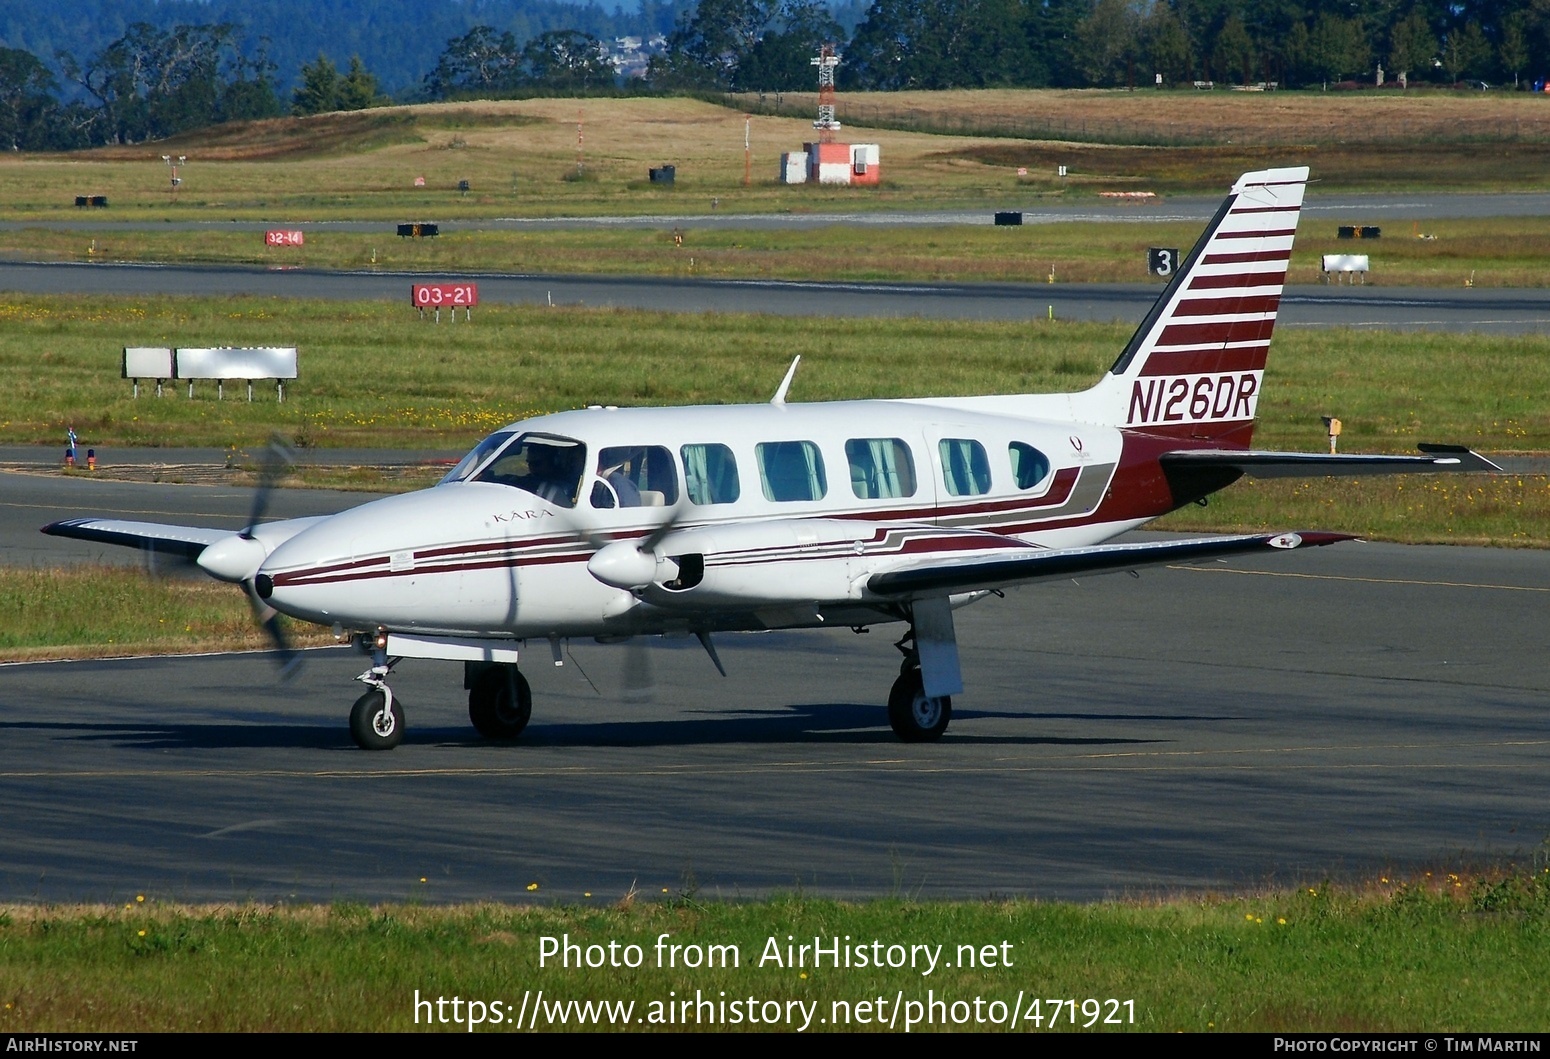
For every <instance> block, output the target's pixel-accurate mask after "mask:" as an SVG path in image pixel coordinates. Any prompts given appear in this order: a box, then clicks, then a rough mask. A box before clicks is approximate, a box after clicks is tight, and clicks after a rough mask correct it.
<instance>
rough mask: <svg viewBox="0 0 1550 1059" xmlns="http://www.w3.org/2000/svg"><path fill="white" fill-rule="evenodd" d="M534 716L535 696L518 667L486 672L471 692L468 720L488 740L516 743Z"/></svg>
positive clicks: (496, 668)
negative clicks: (506, 740)
mask: <svg viewBox="0 0 1550 1059" xmlns="http://www.w3.org/2000/svg"><path fill="white" fill-rule="evenodd" d="M532 716H533V692H532V689H531V688H529V687H528V684H527V678H526V677H524V676H523V675H522V672H521V671H520V670H519V669H517V667H516V666H496V667H494V668H492V669H488V670H486V671H485V672H484V673H483V674H482V675H481V676H480V677H479V679H478V680H477V681H475V682H474V686H473V688H472V689H470V691H469V692H468V719H469V720H470V721H472V722H473V725H474V729H475V731H477V732H478V733H479V734H480V735H482V736H484V737H485V738H486V739H515V738H516V737H517V736H519V735H521V734H522V730H523V729H524V728H526V727H527V722H528V720H529V719H530V718H531V717H532Z"/></svg>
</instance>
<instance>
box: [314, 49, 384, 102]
mask: <svg viewBox="0 0 1550 1059" xmlns="http://www.w3.org/2000/svg"><path fill="white" fill-rule="evenodd" d="M386 102H387V100H386V99H385V98H384V97H383V96H382V94H381V93H380V92H379V91H377V79H376V77H375V76H374V75H373V74H372V73H371V71H370V70H367V69H366V64H365V63H363V62H361V57H360V56H359V55H354V56H351V57H350V70H349V72H348V73H346V74H345V75H344V76H343V77H340V76H339V69H338V68H337V67H336V66H334V64H333V62H332V61H331V60H330V59H329V58H328V56H326V55H322V54H319V55H318V57H317V59H315V60H314V61H312V62H310V63H307V64H306V65H304V66H303V67H302V68H301V84H300V85H298V86H297V88H296V91H295V92H293V93H291V113H292V114H297V115H306V114H324V113H327V112H329V111H332V110H365V109H366V108H368V107H379V106H382V105H383V104H384V103H386Z"/></svg>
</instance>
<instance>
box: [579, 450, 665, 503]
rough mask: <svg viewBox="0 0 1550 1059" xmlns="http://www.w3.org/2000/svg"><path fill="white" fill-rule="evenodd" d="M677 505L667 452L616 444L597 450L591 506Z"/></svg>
mask: <svg viewBox="0 0 1550 1059" xmlns="http://www.w3.org/2000/svg"><path fill="white" fill-rule="evenodd" d="M677 502H678V474H677V472H676V471H675V470H674V469H673V456H672V454H671V453H670V452H668V451H667V449H665V448H663V447H662V446H660V445H616V446H612V447H610V448H606V449H600V450H599V451H598V454H597V472H596V476H595V477H594V478H593V479H592V506H593V507H605V508H608V507H666V506H668V505H670V504H676V503H677Z"/></svg>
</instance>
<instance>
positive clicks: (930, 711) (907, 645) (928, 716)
mask: <svg viewBox="0 0 1550 1059" xmlns="http://www.w3.org/2000/svg"><path fill="white" fill-rule="evenodd" d="M894 646H895V647H897V648H898V649H899V652H900V653H901V654H902V655H904V662H903V664H901V665H900V666H899V679H898V680H895V681H894V682H893V688H892V689H891V690H890V691H889V692H888V724H889V725H890V726H891V727H892V728H893V731H894V734H895V735H897V736H898V737H899V738H900V739H902V740H903V741H904V742H906V743H932V742H935V741H936V740H938V739H940V738H942V733H943V732H945V731H947V722H948V721H950V720H952V717H953V699H952V696H951V695H939V696H936V697H934V698H933V697H931V696H928V695H927V694H926V688H925V682H924V680H923V679H922V677H921V674H920V654H919V652H918V651H917V650H916V649H915V630H913V629H911V630H910V631H909V632H907V633H905V634H904V637H903V638H902V639H901V640H900V641H899V642H898V643H896V644H894Z"/></svg>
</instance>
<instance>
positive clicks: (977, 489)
mask: <svg viewBox="0 0 1550 1059" xmlns="http://www.w3.org/2000/svg"><path fill="white" fill-rule="evenodd" d="M937 451H938V452H940V453H941V455H942V481H943V483H944V484H946V486H947V491H948V492H949V493H951V494H952V495H953V496H982V495H983V494H985V493H988V492H990V460H989V459H988V458H987V457H986V456H985V446H983V445H981V444H980V443H979V442H977V441H974V440H972V439H970V438H943V439H942V440H941V441H939V442H937Z"/></svg>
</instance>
